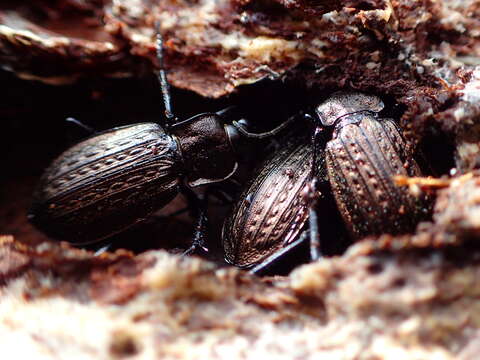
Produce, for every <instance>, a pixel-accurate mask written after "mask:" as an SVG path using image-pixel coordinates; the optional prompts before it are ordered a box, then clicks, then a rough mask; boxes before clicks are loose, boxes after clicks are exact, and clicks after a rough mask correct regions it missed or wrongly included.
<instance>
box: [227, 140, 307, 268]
mask: <svg viewBox="0 0 480 360" xmlns="http://www.w3.org/2000/svg"><path fill="white" fill-rule="evenodd" d="M311 159H312V147H311V146H310V144H298V143H296V144H289V145H287V146H285V147H283V149H282V150H280V151H279V152H278V153H276V154H274V155H273V156H272V157H270V158H269V159H267V161H266V162H265V163H264V166H263V167H262V170H261V171H260V173H259V174H257V176H255V177H254V180H253V182H252V183H251V184H250V186H248V187H247V190H246V191H245V192H244V193H243V194H242V196H241V197H240V199H241V200H240V201H239V202H238V204H237V205H236V207H235V209H234V210H233V212H232V213H231V214H230V216H229V218H228V219H227V221H226V222H225V225H224V227H223V234H222V237H223V246H224V250H225V259H226V261H227V262H229V263H231V264H234V265H237V266H240V267H249V266H252V265H255V264H257V263H259V262H261V261H262V260H263V259H265V258H266V257H268V256H269V255H271V254H273V253H274V252H275V251H276V250H278V249H280V248H281V247H283V246H285V245H286V244H287V243H289V242H290V241H292V240H294V239H295V238H296V237H297V235H298V233H299V232H300V230H301V229H302V228H303V226H304V224H305V222H306V221H307V218H308V205H307V204H306V203H305V201H304V200H305V199H304V196H302V192H303V191H304V189H305V188H306V187H307V186H308V183H309V181H310V176H309V175H310V172H311Z"/></svg>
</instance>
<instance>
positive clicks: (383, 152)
mask: <svg viewBox="0 0 480 360" xmlns="http://www.w3.org/2000/svg"><path fill="white" fill-rule="evenodd" d="M383 107H384V105H383V102H382V101H381V100H380V98H378V97H377V96H373V95H366V94H362V93H346V92H338V93H335V94H333V95H332V96H331V97H330V98H328V99H327V100H326V101H324V102H322V103H321V104H319V105H318V106H316V108H315V114H314V116H308V117H309V118H310V119H311V120H312V121H313V122H314V124H315V125H316V135H314V136H313V137H312V141H310V142H309V141H304V140H301V139H300V140H292V141H290V142H288V143H287V144H286V145H285V146H284V147H283V148H282V149H281V150H280V151H278V152H277V153H275V154H273V155H272V156H271V157H270V158H268V159H267V160H266V161H265V162H264V164H263V166H262V167H261V168H260V171H259V172H258V174H257V175H256V176H254V177H253V180H252V181H251V183H250V185H249V186H247V188H246V190H245V191H244V192H243V194H242V196H241V197H240V200H239V201H238V203H237V204H236V206H235V207H234V209H233V211H232V212H231V214H230V216H229V217H228V218H227V219H226V221H225V223H224V227H223V234H222V240H223V246H224V251H225V259H226V261H227V262H228V263H230V264H233V265H236V266H239V267H242V268H251V269H252V270H251V272H253V273H258V274H260V273H263V272H265V271H268V268H269V267H270V266H272V265H274V264H275V263H276V262H278V260H280V259H281V258H282V257H283V256H284V255H285V254H287V253H288V252H289V251H291V250H293V249H294V248H295V247H297V246H299V245H300V244H302V243H303V242H304V241H307V240H310V247H311V251H310V253H311V258H312V260H314V259H316V258H318V257H319V256H320V255H319V251H318V248H319V246H320V245H319V234H318V229H317V216H316V212H315V211H314V208H313V207H314V204H315V200H316V199H317V198H319V197H321V194H320V193H319V192H318V191H317V190H316V186H315V182H320V183H327V185H328V184H329V187H330V188H331V190H332V192H333V194H334V197H335V200H336V204H337V207H338V209H339V211H340V213H341V215H342V218H343V220H344V223H345V224H346V226H347V228H348V230H349V232H350V235H351V237H352V239H354V240H355V239H359V238H361V237H364V236H366V235H371V234H381V233H386V232H390V233H393V234H395V233H402V232H408V231H411V230H413V227H414V226H415V224H416V223H417V221H418V218H419V217H421V216H423V215H424V214H425V213H426V212H427V210H426V207H425V202H424V199H418V198H415V197H414V196H413V195H411V194H410V193H409V192H408V190H407V189H405V188H400V187H397V186H395V184H394V183H393V179H392V177H393V176H394V175H407V176H419V175H420V174H421V171H420V168H419V166H418V164H417V162H416V161H415V160H414V159H413V154H412V151H411V148H410V147H409V146H408V144H407V142H406V140H405V139H404V138H403V136H402V134H401V133H400V131H399V129H398V128H397V126H396V124H395V123H394V121H393V120H391V119H379V118H378V113H379V112H380V111H381V110H382V109H383ZM320 124H321V125H320ZM320 126H323V127H333V134H332V138H331V139H330V140H329V141H327V143H326V146H325V149H323V148H322V147H320V146H318V138H319V136H318V133H319V129H320ZM324 187H325V186H324ZM327 187H328V186H327ZM320 205H321V204H320ZM308 219H310V220H309V224H310V234H308V233H307V232H306V231H303V232H302V229H303V228H304V227H305V224H306V222H307V220H308Z"/></svg>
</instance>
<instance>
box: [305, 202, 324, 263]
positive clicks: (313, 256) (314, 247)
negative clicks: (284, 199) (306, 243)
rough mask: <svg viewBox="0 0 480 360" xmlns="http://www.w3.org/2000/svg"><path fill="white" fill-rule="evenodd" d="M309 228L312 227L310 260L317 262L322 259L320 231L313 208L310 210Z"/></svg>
mask: <svg viewBox="0 0 480 360" xmlns="http://www.w3.org/2000/svg"><path fill="white" fill-rule="evenodd" d="M308 222H309V226H310V260H311V261H316V260H318V259H320V257H321V256H322V255H321V251H320V233H319V231H318V216H317V212H316V211H315V209H314V208H313V207H312V208H310V210H309V220H308Z"/></svg>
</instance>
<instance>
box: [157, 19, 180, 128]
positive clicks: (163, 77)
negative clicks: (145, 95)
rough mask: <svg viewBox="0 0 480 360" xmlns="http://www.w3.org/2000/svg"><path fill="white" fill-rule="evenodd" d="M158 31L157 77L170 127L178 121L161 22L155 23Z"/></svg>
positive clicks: (167, 122) (167, 124)
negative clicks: (173, 107) (174, 109)
mask: <svg viewBox="0 0 480 360" xmlns="http://www.w3.org/2000/svg"><path fill="white" fill-rule="evenodd" d="M155 28H156V32H157V36H156V37H157V42H156V45H157V59H158V63H159V66H160V69H159V70H158V73H157V77H158V81H159V82H160V88H161V91H162V98H163V105H164V107H165V117H166V126H167V127H169V126H171V125H173V124H174V123H175V122H176V120H177V119H176V117H175V115H174V114H173V111H172V101H171V96H170V84H169V83H168V80H167V72H166V70H165V65H164V63H163V39H162V33H161V32H160V22H157V23H156V24H155Z"/></svg>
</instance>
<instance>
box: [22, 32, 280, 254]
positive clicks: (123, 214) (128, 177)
mask: <svg viewBox="0 0 480 360" xmlns="http://www.w3.org/2000/svg"><path fill="white" fill-rule="evenodd" d="M157 39H158V41H157V54H158V58H159V63H160V67H161V70H160V72H159V81H160V84H161V88H162V95H163V99H164V103H165V114H166V118H167V122H166V124H165V129H164V128H163V127H162V126H160V125H159V124H156V123H140V124H134V125H129V126H124V127H119V128H114V129H110V130H107V131H105V132H102V133H98V134H95V135H93V136H92V137H90V138H88V139H86V140H84V141H82V142H80V143H79V144H77V145H75V146H73V147H71V148H69V149H68V150H66V151H65V152H64V153H63V154H61V155H60V156H59V157H58V158H57V159H56V160H55V161H54V162H53V163H52V164H51V165H50V166H49V168H48V169H47V170H46V171H45V173H44V175H43V176H42V178H41V181H40V183H39V186H38V188H37V190H36V192H35V194H34V201H33V206H32V208H31V211H30V215H29V218H30V220H31V222H32V223H34V224H35V225H36V226H37V227H38V228H39V229H41V230H43V231H44V232H46V233H48V234H49V235H51V236H52V237H54V238H59V239H65V240H68V241H70V242H72V243H74V244H87V243H93V242H98V241H99V240H102V239H104V238H107V237H109V236H111V235H114V234H115V233H118V232H121V231H123V230H124V229H126V228H128V227H130V226H132V225H134V224H135V223H138V222H140V221H142V220H144V219H145V218H146V217H147V216H148V215H149V214H151V213H152V212H153V211H155V210H158V209H160V208H161V207H163V206H164V205H166V204H167V203H168V202H170V201H171V200H172V199H173V198H174V197H175V196H176V195H177V194H178V193H179V192H182V193H184V194H185V195H186V196H187V199H189V200H190V201H191V202H193V203H194V205H195V206H200V201H199V199H198V198H197V197H196V195H195V193H194V192H192V191H191V190H190V187H195V186H198V185H204V184H211V183H215V182H219V181H223V180H225V179H228V178H229V177H230V176H231V175H232V174H233V173H234V172H235V170H236V168H237V162H236V160H235V158H236V157H235V144H236V143H237V140H238V138H239V136H242V135H241V134H240V133H239V131H238V130H237V129H238V128H240V129H241V131H242V134H245V130H244V128H243V127H240V125H239V124H238V123H236V122H233V125H226V124H225V123H224V116H223V114H224V112H219V113H204V114H200V115H196V116H194V117H193V118H190V119H188V120H185V121H182V122H178V121H177V119H176V118H175V117H174V116H173V113H172V110H171V104H170V94H169V85H168V82H167V78H166V74H165V70H164V69H163V56H162V41H161V38H160V35H158V37H157ZM282 127H283V126H280V127H279V128H278V129H281V128H282ZM273 133H274V132H269V133H264V134H250V133H248V132H247V133H246V135H247V136H252V137H263V136H268V135H271V134H273ZM205 222H206V215H205V209H204V207H201V208H200V209H199V211H198V223H197V229H198V230H199V231H200V230H201V229H203V228H204V226H205ZM201 237H202V235H201V234H198V233H197V235H196V238H195V240H194V244H193V247H194V248H195V247H198V246H201Z"/></svg>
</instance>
